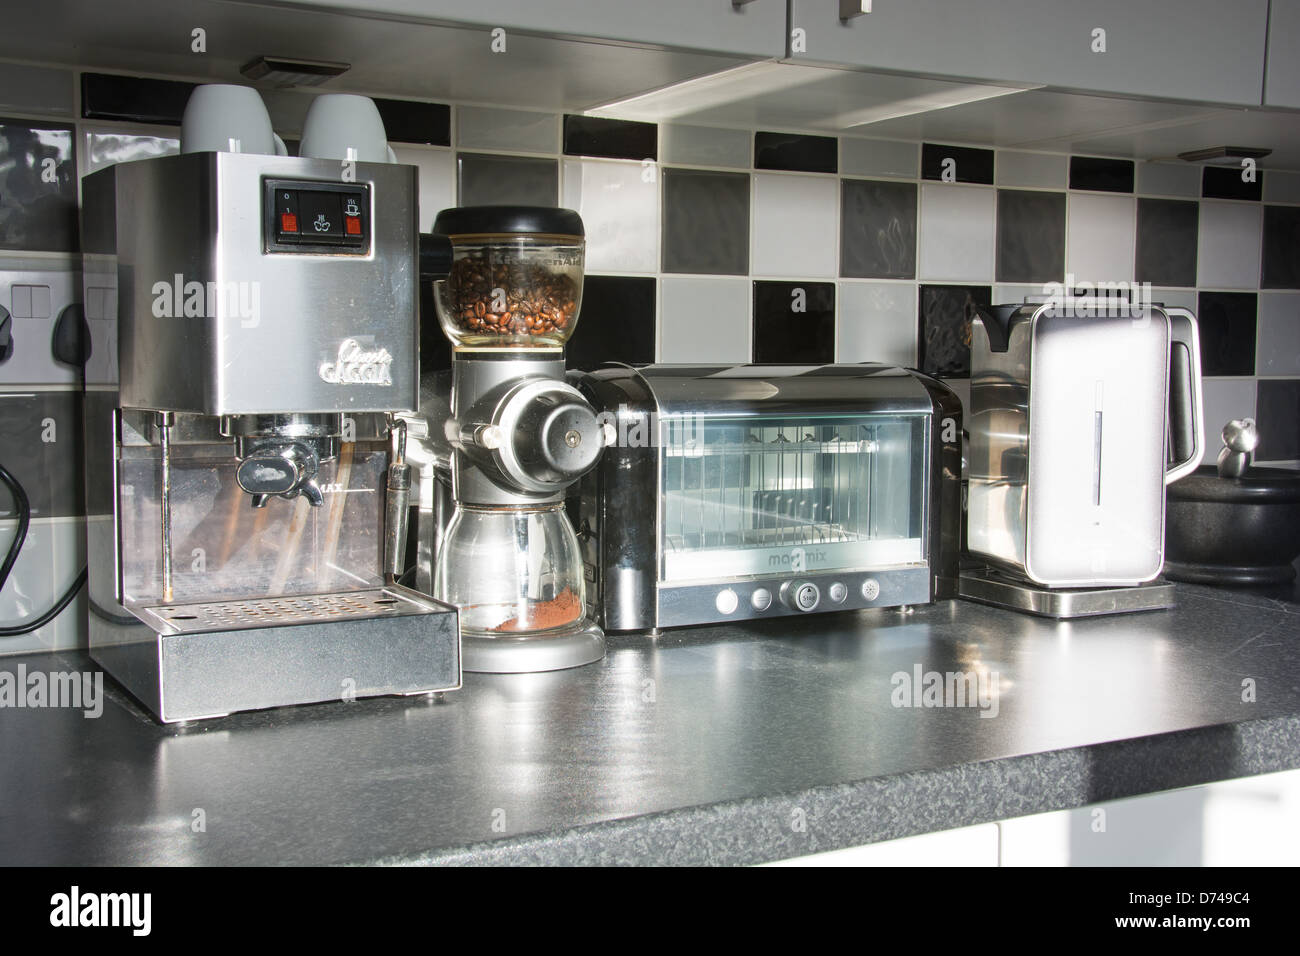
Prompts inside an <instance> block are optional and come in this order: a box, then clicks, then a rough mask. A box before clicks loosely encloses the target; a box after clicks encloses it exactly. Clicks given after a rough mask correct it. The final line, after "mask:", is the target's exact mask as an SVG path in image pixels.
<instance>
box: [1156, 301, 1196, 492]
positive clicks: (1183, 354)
mask: <svg viewBox="0 0 1300 956" xmlns="http://www.w3.org/2000/svg"><path fill="white" fill-rule="evenodd" d="M1164 311H1165V313H1166V314H1167V315H1168V316H1169V438H1168V448H1169V452H1168V458H1169V460H1168V464H1167V466H1166V468H1165V484H1166V485H1167V484H1170V483H1172V482H1175V481H1177V480H1178V479H1179V478H1183V477H1185V476H1187V475H1190V474H1191V473H1192V472H1193V471H1195V470H1196V468H1197V466H1198V465H1200V463H1201V457H1202V456H1203V455H1204V454H1205V437H1204V436H1205V428H1204V417H1205V410H1204V407H1203V405H1202V394H1201V343H1200V335H1199V333H1198V332H1197V326H1196V317H1195V316H1194V315H1192V313H1191V312H1189V311H1188V310H1187V309H1178V308H1166V309H1165V310H1164Z"/></svg>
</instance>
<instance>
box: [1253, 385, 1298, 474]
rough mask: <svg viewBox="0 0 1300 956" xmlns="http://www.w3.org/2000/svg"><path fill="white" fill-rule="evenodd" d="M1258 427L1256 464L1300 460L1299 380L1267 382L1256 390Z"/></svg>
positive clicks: (1256, 419)
mask: <svg viewBox="0 0 1300 956" xmlns="http://www.w3.org/2000/svg"><path fill="white" fill-rule="evenodd" d="M1255 389H1256V390H1255V421H1256V423H1257V424H1258V425H1259V447H1258V448H1257V449H1255V459H1256V460H1257V461H1297V460H1300V379H1290V380H1278V379H1269V380H1267V381H1263V382H1258V383H1256V386H1255Z"/></svg>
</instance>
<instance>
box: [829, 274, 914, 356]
mask: <svg viewBox="0 0 1300 956" xmlns="http://www.w3.org/2000/svg"><path fill="white" fill-rule="evenodd" d="M916 326H917V317H916V286H915V285H914V284H912V283H910V282H906V283H904V282H852V281H848V280H845V281H842V282H840V293H839V308H838V309H836V312H835V361H837V362H885V363H888V364H890V365H901V366H903V367H905V368H914V367H915V366H916Z"/></svg>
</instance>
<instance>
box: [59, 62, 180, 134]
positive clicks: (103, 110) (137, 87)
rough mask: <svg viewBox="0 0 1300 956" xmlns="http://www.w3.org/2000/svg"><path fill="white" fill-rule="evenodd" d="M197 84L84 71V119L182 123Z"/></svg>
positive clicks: (82, 80)
mask: <svg viewBox="0 0 1300 956" xmlns="http://www.w3.org/2000/svg"><path fill="white" fill-rule="evenodd" d="M195 85H196V84H194V83H184V82H181V81H179V80H151V79H145V78H144V77H139V76H117V75H115V74H111V73H83V74H81V116H82V118H83V119H105V120H126V121H129V122H133V123H155V124H161V125H165V126H180V125H181V116H182V115H184V113H185V104H186V103H187V102H189V99H190V93H191V92H193V90H194V87H195Z"/></svg>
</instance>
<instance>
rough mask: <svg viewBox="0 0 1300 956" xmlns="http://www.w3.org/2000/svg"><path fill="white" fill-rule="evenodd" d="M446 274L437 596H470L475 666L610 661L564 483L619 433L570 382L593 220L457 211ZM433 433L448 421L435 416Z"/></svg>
mask: <svg viewBox="0 0 1300 956" xmlns="http://www.w3.org/2000/svg"><path fill="white" fill-rule="evenodd" d="M434 232H435V233H437V234H438V235H440V236H444V237H446V238H447V239H449V240H450V243H451V250H452V261H451V265H450V274H449V275H448V276H447V277H446V278H445V279H442V280H440V281H438V282H436V283H435V286H434V300H435V303H436V306H437V310H438V317H439V320H440V322H441V323H442V328H443V331H444V332H445V333H446V335H447V337H448V338H449V339H450V340H451V343H452V346H453V357H452V379H451V397H450V408H449V412H450V414H449V415H448V416H447V417H446V419H445V421H444V423H443V428H444V433H445V438H446V440H447V442H448V443H449V445H450V447H451V448H452V454H451V459H452V461H451V471H452V493H453V497H454V500H455V512H454V514H453V516H452V519H451V523H450V525H449V526H448V527H447V529H446V532H445V534H443V535H442V538H441V541H440V545H439V553H438V555H437V557H436V565H435V568H434V573H433V594H434V596H435V597H437V598H438V599H440V600H443V601H446V602H447V603H449V604H454V605H456V606H457V607H458V608H460V614H461V628H462V643H463V646H464V654H465V669H466V670H470V671H486V672H498V673H499V672H526V671H547V670H558V669H560V668H565V667H575V666H578V665H581V664H588V663H591V662H592V661H597V660H600V659H601V658H602V657H604V654H605V640H604V635H603V633H602V632H601V630H600V628H598V627H597V626H596V625H595V624H594V623H593V622H592V621H591V619H590V618H589V617H588V613H587V603H586V602H587V595H586V585H585V581H584V576H583V566H582V557H581V552H580V550H579V547H578V542H577V537H576V535H575V534H574V530H573V527H572V525H571V524H570V523H569V519H568V517H567V515H566V513H565V491H566V489H567V488H568V487H569V486H570V485H571V484H573V483H574V482H576V481H577V480H578V479H579V478H581V477H582V476H583V475H584V474H586V473H587V472H588V471H590V470H591V468H593V467H594V466H595V464H596V462H597V460H598V459H599V457H600V454H601V451H602V449H603V448H604V446H605V444H607V442H608V441H609V437H610V436H609V430H608V429H607V428H605V427H603V426H602V425H601V423H600V422H599V421H598V419H597V416H596V412H595V410H594V409H593V408H592V407H591V405H590V404H589V403H588V402H587V400H586V399H585V398H583V396H582V395H581V394H580V393H579V392H578V391H577V390H576V389H575V388H574V387H573V386H571V385H569V384H568V383H567V382H566V381H565V371H564V344H565V342H566V341H567V340H568V338H569V336H570V335H571V334H572V333H573V329H574V326H575V325H576V323H577V319H578V311H579V308H580V306H581V301H582V278H583V276H582V268H583V253H584V243H585V240H584V237H583V236H584V232H583V225H582V219H581V218H580V217H579V216H578V214H577V213H576V212H574V211H572V210H569V209H554V208H541V207H531V206H481V207H464V208H459V209H447V210H444V211H443V212H442V213H440V214H439V215H438V217H437V220H436V222H435V224H434ZM429 425H430V429H433V428H436V423H434V422H432V421H431V422H430V423H429Z"/></svg>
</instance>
